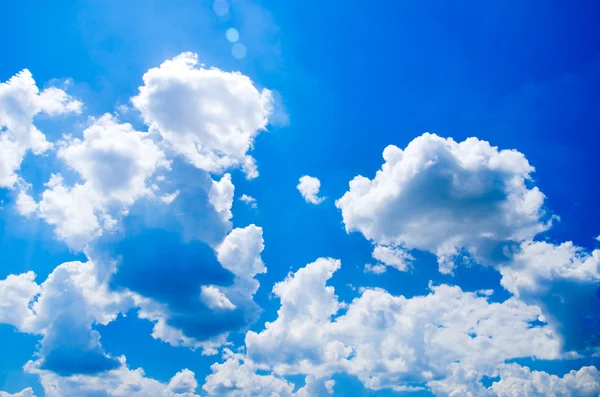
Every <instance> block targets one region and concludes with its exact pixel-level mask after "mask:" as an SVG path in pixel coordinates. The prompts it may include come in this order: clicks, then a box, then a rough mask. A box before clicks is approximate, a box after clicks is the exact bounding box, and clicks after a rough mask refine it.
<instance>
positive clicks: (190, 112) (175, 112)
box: [131, 52, 273, 178]
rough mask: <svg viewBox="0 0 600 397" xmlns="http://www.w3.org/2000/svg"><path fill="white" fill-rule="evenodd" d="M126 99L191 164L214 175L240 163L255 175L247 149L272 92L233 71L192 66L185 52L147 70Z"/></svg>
mask: <svg viewBox="0 0 600 397" xmlns="http://www.w3.org/2000/svg"><path fill="white" fill-rule="evenodd" d="M143 80H144V85H143V86H141V87H140V89H139V94H138V95H137V96H135V97H133V98H132V99H131V101H132V103H133V105H134V106H135V107H136V108H137V109H138V110H139V111H140V112H141V113H142V116H143V118H144V121H145V122H146V124H147V125H148V126H149V127H150V129H151V130H152V131H156V132H158V133H159V134H160V136H161V137H162V139H163V140H164V142H165V143H166V144H168V145H169V147H170V148H171V149H172V150H173V151H174V152H176V153H178V154H180V155H182V156H183V157H184V158H185V159H186V160H187V161H189V162H190V163H191V164H193V165H194V166H196V167H198V168H200V169H202V170H205V171H208V172H211V173H216V174H220V173H222V172H223V171H225V170H226V169H229V168H235V167H241V168H242V169H243V170H244V172H245V173H246V176H247V177H248V178H254V177H256V176H258V171H257V167H256V162H255V160H254V158H253V157H252V156H250V155H249V154H248V152H249V151H250V150H251V149H252V146H253V143H254V139H255V138H256V136H257V135H258V134H259V133H260V132H261V131H263V130H264V129H265V128H266V126H267V123H268V121H269V115H270V113H271V110H272V104H273V97H272V94H271V91H269V90H267V89H263V90H259V89H257V88H256V86H255V85H254V83H253V82H252V80H250V78H248V77H247V76H244V75H243V74H241V73H237V72H224V71H221V70H219V69H216V68H210V69H205V68H203V67H198V57H197V55H196V54H193V53H190V52H185V53H182V54H181V55H179V56H177V57H175V58H173V59H171V60H168V61H165V62H163V63H162V64H161V65H160V66H159V67H157V68H152V69H150V70H148V71H147V72H146V73H145V74H144V76H143Z"/></svg>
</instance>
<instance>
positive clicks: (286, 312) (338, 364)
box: [246, 258, 560, 390]
mask: <svg viewBox="0 0 600 397" xmlns="http://www.w3.org/2000/svg"><path fill="white" fill-rule="evenodd" d="M339 267H340V262H339V261H337V260H333V259H323V258H321V259H319V260H317V261H316V262H314V263H311V264H309V265H307V266H306V267H305V268H302V269H300V270H298V271H297V272H296V273H295V274H294V275H290V276H289V277H288V278H287V279H286V280H284V281H283V282H280V283H278V284H276V285H275V287H274V288H273V292H274V294H275V295H276V296H277V297H278V298H279V299H280V300H281V308H280V309H279V310H278V316H277V319H276V320H275V321H273V322H269V323H266V324H265V330H264V331H262V332H259V333H256V332H253V331H249V332H248V333H247V334H246V348H247V351H248V357H249V358H250V359H252V360H253V361H254V362H255V363H256V364H257V365H264V366H266V367H267V368H270V369H272V370H273V371H274V372H275V373H278V374H305V375H314V376H319V377H323V376H328V375H331V374H334V373H339V372H345V373H349V374H352V375H355V376H357V377H358V379H359V380H361V381H362V382H363V384H364V385H365V386H366V387H367V388H369V389H375V390H377V389H382V388H392V389H395V390H408V389H410V388H415V387H417V388H418V387H419V386H415V384H417V385H418V384H424V383H426V382H428V381H430V380H434V379H440V378H444V377H446V376H449V373H448V371H449V368H450V365H451V364H452V363H453V362H459V363H460V364H461V365H467V366H472V367H474V368H476V370H477V371H478V372H479V373H482V374H489V375H491V374H492V373H493V372H494V370H495V369H496V367H497V366H498V365H500V364H502V363H503V362H504V361H505V360H508V359H512V358H517V357H529V356H534V357H539V358H544V359H554V358H557V357H559V354H560V352H559V343H558V340H557V339H556V337H555V336H554V334H553V333H552V331H551V330H550V329H549V328H548V327H546V326H535V327H532V326H531V322H533V321H536V320H537V319H538V318H539V316H540V311H539V309H538V308H537V307H535V306H527V305H525V304H523V303H522V302H520V301H518V300H516V299H509V300H507V301H505V302H503V303H490V302H488V301H487V298H485V297H481V296H479V295H477V294H476V293H470V292H463V291H462V290H461V289H460V288H458V287H452V286H447V285H440V286H435V287H431V293H430V294H428V295H425V296H415V297H413V298H410V299H407V298H404V297H402V296H399V297H396V296H392V295H390V294H389V293H387V292H385V291H383V290H381V289H365V290H364V291H363V292H362V295H361V296H360V297H358V298H356V299H355V300H354V301H353V302H352V303H350V304H344V303H342V302H339V301H338V299H337V297H336V296H335V291H334V289H333V287H331V286H327V285H326V282H327V280H328V279H330V278H331V277H332V275H333V272H334V271H336V270H337V269H338V268H339ZM342 307H345V308H346V309H347V311H346V312H345V314H342V315H340V316H338V317H336V318H335V319H333V316H334V315H336V314H337V313H338V311H339V310H340V309H341V308H342Z"/></svg>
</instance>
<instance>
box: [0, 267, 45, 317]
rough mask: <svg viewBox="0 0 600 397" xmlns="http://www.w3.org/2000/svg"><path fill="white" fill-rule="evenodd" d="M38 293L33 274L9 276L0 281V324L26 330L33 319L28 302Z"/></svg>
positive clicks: (33, 315) (38, 288)
mask: <svg viewBox="0 0 600 397" xmlns="http://www.w3.org/2000/svg"><path fill="white" fill-rule="evenodd" d="M39 291H40V287H39V285H37V283H36V282H35V273H33V272H27V273H23V274H20V275H15V274H11V275H9V276H8V277H7V278H6V279H4V280H0V323H4V324H10V325H12V326H14V327H16V328H18V329H23V328H26V327H27V326H28V324H29V323H31V321H33V319H34V317H35V313H34V312H33V311H32V310H31V308H30V307H29V302H31V301H32V299H33V297H34V296H36V295H37V294H38V293H39Z"/></svg>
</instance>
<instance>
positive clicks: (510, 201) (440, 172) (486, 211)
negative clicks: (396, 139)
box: [336, 133, 549, 273]
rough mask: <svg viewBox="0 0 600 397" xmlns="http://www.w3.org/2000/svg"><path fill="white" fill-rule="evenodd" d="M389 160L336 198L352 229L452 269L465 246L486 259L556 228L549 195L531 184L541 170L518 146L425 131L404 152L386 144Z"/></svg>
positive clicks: (506, 253) (498, 257)
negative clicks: (548, 215) (549, 218)
mask: <svg viewBox="0 0 600 397" xmlns="http://www.w3.org/2000/svg"><path fill="white" fill-rule="evenodd" d="M383 158H384V160H385V163H384V164H383V166H382V168H381V170H379V171H378V172H377V174H376V175H375V177H374V178H373V179H372V180H370V179H368V178H365V177H363V176H357V177H355V178H354V179H353V180H352V181H351V182H350V190H349V191H347V192H346V193H345V194H344V196H343V197H342V198H340V199H339V200H337V201H336V205H337V207H338V208H340V209H341V211H342V217H343V221H344V224H345V226H346V231H347V232H353V231H359V232H361V233H362V234H363V235H364V236H365V237H366V238H367V239H369V240H372V241H373V242H374V243H376V244H383V245H394V246H401V247H403V248H405V249H415V248H416V249H420V250H425V251H429V252H432V253H434V254H436V255H437V256H438V262H439V264H440V270H441V271H443V272H446V273H447V272H451V271H452V268H453V267H454V263H453V259H454V257H455V256H456V255H457V254H459V253H460V251H461V250H466V251H467V252H468V253H469V254H470V255H471V256H472V257H474V258H475V259H476V260H478V261H481V262H486V263H489V262H492V261H497V260H501V259H506V257H507V256H509V254H510V250H511V248H512V247H513V245H515V244H518V243H519V242H521V241H524V240H526V239H529V238H532V237H533V236H535V235H536V234H538V233H539V232H541V231H544V230H546V229H547V228H548V227H549V223H548V222H545V221H544V220H543V218H544V210H543V203H544V195H543V194H542V193H541V192H540V191H539V190H538V189H537V188H536V187H534V188H531V189H529V188H528V187H527V185H526V183H525V182H526V181H528V180H529V179H530V174H531V172H533V170H534V169H533V167H531V166H530V165H529V163H528V162H527V159H526V158H525V156H523V155H522V154H521V153H519V152H517V151H514V150H500V151H499V150H498V149H497V148H496V147H492V146H490V145H489V143H487V142H485V141H480V140H478V139H477V138H469V139H467V140H465V141H463V142H460V143H457V142H455V141H454V140H452V139H451V138H449V139H444V138H440V137H438V136H436V135H433V134H427V133H426V134H423V135H422V136H420V137H418V138H416V139H414V140H413V141H412V142H410V143H409V144H408V146H407V147H406V149H405V150H402V149H400V148H398V147H396V146H388V147H386V148H385V150H384V152H383Z"/></svg>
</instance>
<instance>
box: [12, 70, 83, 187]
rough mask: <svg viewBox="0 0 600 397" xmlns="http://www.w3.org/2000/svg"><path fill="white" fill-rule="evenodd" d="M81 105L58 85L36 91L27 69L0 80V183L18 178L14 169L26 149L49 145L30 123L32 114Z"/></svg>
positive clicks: (69, 110) (36, 151)
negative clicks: (2, 80) (0, 81)
mask: <svg viewBox="0 0 600 397" xmlns="http://www.w3.org/2000/svg"><path fill="white" fill-rule="evenodd" d="M81 107H82V103H81V102H79V101H77V100H75V99H73V98H72V97H71V96H69V95H68V94H67V93H65V92H64V91H63V90H60V89H58V88H48V89H46V90H44V91H42V92H41V93H40V91H39V89H38V88H37V86H36V84H35V81H34V80H33V76H32V75H31V73H30V72H29V70H27V69H25V70H23V71H21V72H19V73H17V74H16V75H15V76H13V77H12V78H11V79H10V80H8V81H7V82H5V83H0V187H8V188H10V187H13V186H14V184H15V183H16V182H17V181H18V179H19V178H18V176H17V174H16V171H18V170H19V168H20V167H21V162H22V161H23V158H24V157H25V154H26V153H27V152H28V151H31V152H32V153H33V154H41V153H44V152H46V151H47V150H48V149H50V148H51V147H52V144H51V143H50V142H48V141H47V140H46V137H45V135H44V134H43V133H42V132H41V131H39V130H38V129H37V128H36V127H35V125H34V124H33V118H34V116H35V115H37V114H38V113H40V112H43V113H46V114H48V115H50V116H54V115H59V114H65V113H80V112H81Z"/></svg>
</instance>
